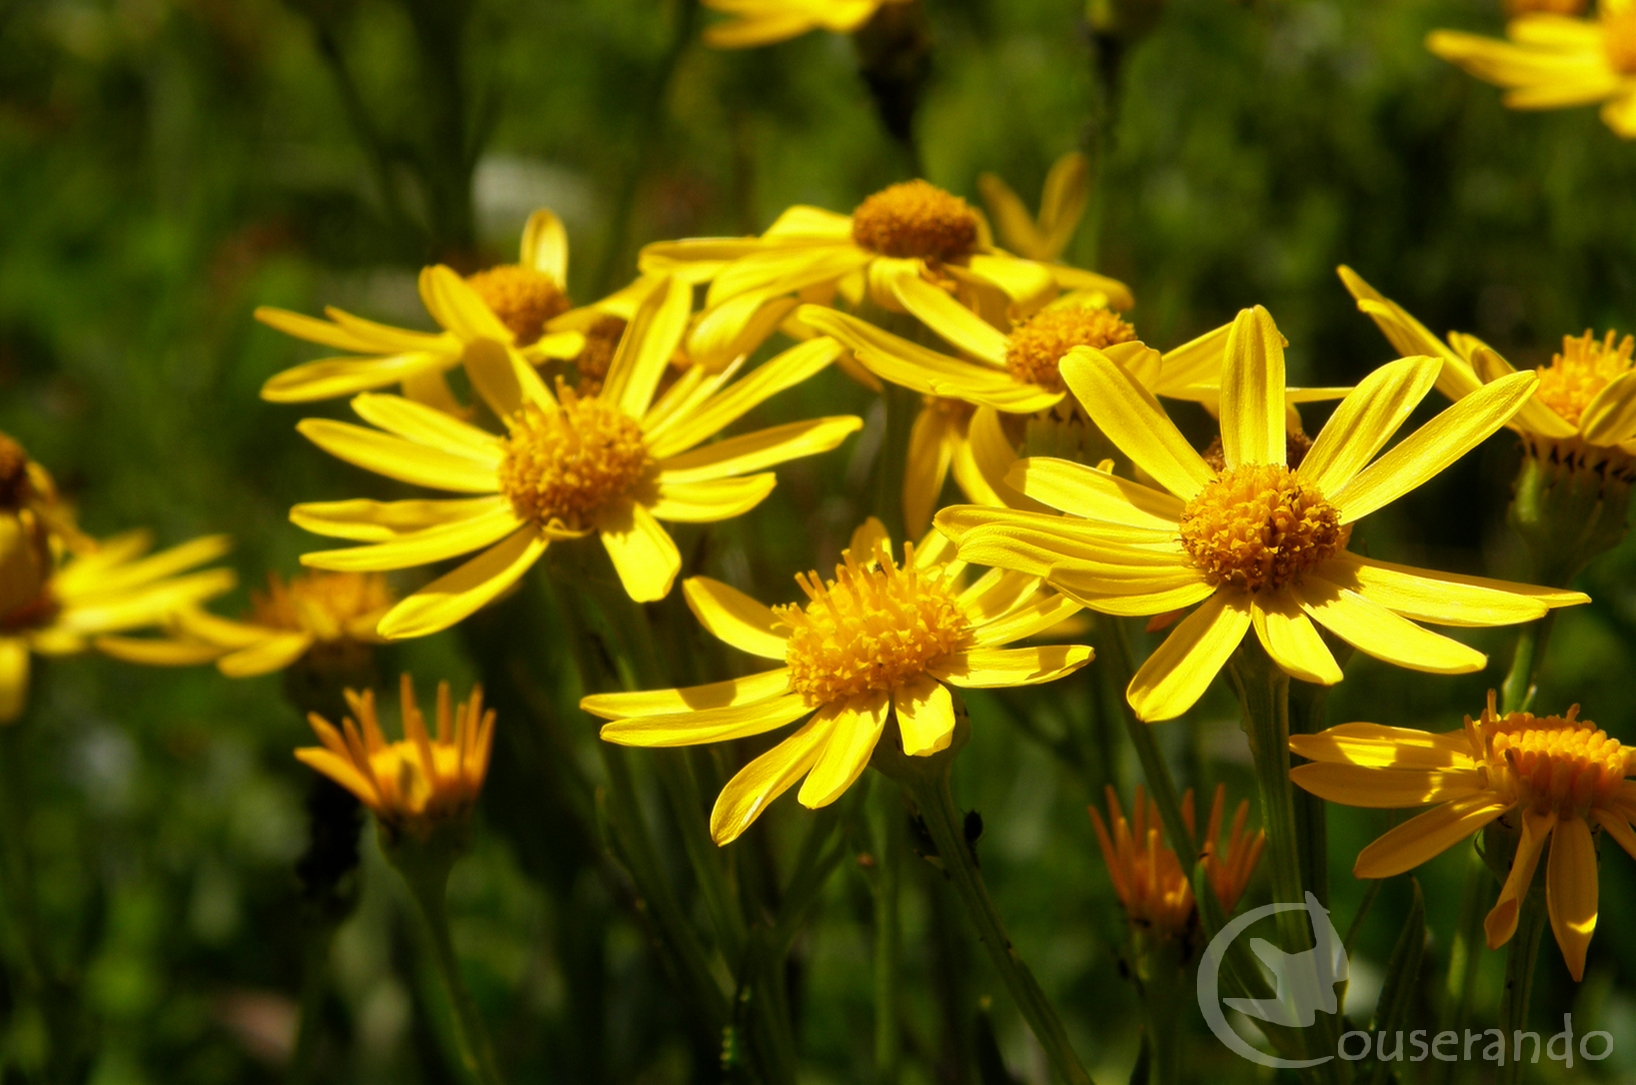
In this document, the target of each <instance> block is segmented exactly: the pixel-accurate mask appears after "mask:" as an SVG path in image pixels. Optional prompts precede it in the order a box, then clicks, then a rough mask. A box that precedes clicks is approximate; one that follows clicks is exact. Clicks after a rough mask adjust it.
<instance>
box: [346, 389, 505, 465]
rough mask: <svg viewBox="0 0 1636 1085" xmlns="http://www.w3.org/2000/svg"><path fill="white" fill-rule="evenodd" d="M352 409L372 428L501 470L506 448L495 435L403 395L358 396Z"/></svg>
mask: <svg viewBox="0 0 1636 1085" xmlns="http://www.w3.org/2000/svg"><path fill="white" fill-rule="evenodd" d="M352 409H353V410H354V411H356V412H357V413H358V417H359V418H362V419H363V420H364V421H365V422H368V423H369V424H370V425H372V426H377V427H379V428H380V429H383V430H385V431H386V432H388V433H392V434H396V435H397V436H399V437H402V438H404V439H405V440H409V441H414V442H415V443H416V444H420V445H425V446H427V447H429V448H435V449H438V450H440V451H443V452H448V453H450V454H452V455H456V456H465V457H467V458H468V459H473V460H477V461H478V462H479V463H485V464H488V465H489V466H490V467H498V466H499V465H500V461H501V460H502V459H504V458H505V448H504V447H503V446H502V445H501V443H500V439H499V438H498V437H496V436H495V435H494V434H492V433H487V432H485V431H483V430H480V429H478V428H477V427H476V426H472V425H468V424H466V423H465V422H462V421H461V420H460V419H458V418H451V417H450V416H449V415H447V414H444V413H443V412H442V411H438V410H433V409H432V408H431V407H427V406H425V405H424V404H420V403H416V402H414V401H413V400H409V399H404V398H403V397H402V396H384V395H362V396H355V397H353V400H352Z"/></svg>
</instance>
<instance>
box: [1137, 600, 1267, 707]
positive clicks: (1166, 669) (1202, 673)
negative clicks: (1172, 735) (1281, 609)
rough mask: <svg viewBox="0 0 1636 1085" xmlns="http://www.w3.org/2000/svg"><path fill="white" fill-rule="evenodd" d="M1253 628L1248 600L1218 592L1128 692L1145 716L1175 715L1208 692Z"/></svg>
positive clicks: (1166, 641)
mask: <svg viewBox="0 0 1636 1085" xmlns="http://www.w3.org/2000/svg"><path fill="white" fill-rule="evenodd" d="M1249 628H1250V607H1249V604H1248V601H1247V600H1244V599H1242V598H1240V597H1238V596H1237V595H1235V594H1233V593H1230V592H1226V591H1220V590H1217V591H1214V592H1213V593H1212V594H1211V595H1210V597H1209V598H1207V599H1206V600H1205V601H1204V602H1203V603H1201V604H1200V605H1199V608H1198V609H1197V610H1195V611H1194V612H1193V613H1191V614H1189V615H1188V616H1187V617H1185V618H1183V619H1182V620H1181V621H1180V622H1178V623H1177V624H1176V628H1175V629H1173V630H1171V632H1170V635H1169V636H1168V637H1166V638H1165V639H1164V643H1162V644H1160V645H1159V647H1158V648H1156V649H1154V652H1153V654H1152V655H1150V656H1148V657H1147V661H1146V662H1144V663H1143V664H1142V666H1141V667H1140V668H1139V669H1138V670H1137V672H1136V674H1135V675H1134V676H1133V677H1132V678H1131V680H1130V685H1129V687H1128V688H1127V689H1126V690H1125V696H1126V698H1127V699H1128V700H1129V701H1130V705H1131V707H1132V708H1133V709H1135V710H1136V715H1137V717H1138V718H1139V719H1142V720H1145V721H1147V722H1149V723H1154V722H1157V721H1159V720H1169V719H1175V718H1176V717H1177V716H1179V715H1181V714H1182V713H1183V712H1186V711H1187V710H1188V709H1189V708H1192V707H1193V705H1194V703H1195V702H1197V701H1198V699H1199V698H1200V697H1202V696H1204V691H1205V690H1206V689H1208V688H1209V686H1210V682H1211V680H1212V679H1214V678H1215V676H1216V675H1217V674H1218V673H1219V672H1220V671H1221V668H1222V667H1224V666H1226V664H1227V660H1228V658H1229V657H1231V656H1232V654H1233V651H1234V649H1236V648H1237V647H1238V646H1239V644H1240V643H1241V642H1242V641H1243V640H1244V634H1245V633H1246V632H1248V631H1249Z"/></svg>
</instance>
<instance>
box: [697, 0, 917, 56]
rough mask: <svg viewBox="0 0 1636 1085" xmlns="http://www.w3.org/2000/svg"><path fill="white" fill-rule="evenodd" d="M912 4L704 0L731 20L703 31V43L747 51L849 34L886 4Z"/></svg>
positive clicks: (890, 1)
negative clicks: (811, 36) (820, 33)
mask: <svg viewBox="0 0 1636 1085" xmlns="http://www.w3.org/2000/svg"><path fill="white" fill-rule="evenodd" d="M912 2H913V0H704V6H705V7H707V8H710V9H711V10H712V11H719V12H721V13H722V14H723V15H730V16H732V18H731V19H730V20H728V21H726V22H719V23H712V24H711V25H710V26H707V27H705V28H704V42H705V44H706V45H712V46H715V47H716V48H717V49H749V48H753V47H755V46H757V45H771V44H773V43H774V42H780V41H788V40H789V39H790V38H798V37H800V36H801V35H802V34H805V33H808V32H809V31H813V30H828V31H831V32H833V33H836V34H850V33H852V32H853V31H855V30H857V29H858V28H859V27H861V26H863V24H864V23H867V22H868V21H869V20H870V19H872V18H874V17H875V12H877V11H879V10H880V9H881V8H882V7H883V6H885V5H887V4H903V3H912Z"/></svg>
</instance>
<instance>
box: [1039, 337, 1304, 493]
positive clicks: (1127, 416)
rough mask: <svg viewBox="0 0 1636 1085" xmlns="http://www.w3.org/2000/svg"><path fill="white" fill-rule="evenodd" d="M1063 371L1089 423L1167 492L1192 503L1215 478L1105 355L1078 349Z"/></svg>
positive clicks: (1153, 401)
mask: <svg viewBox="0 0 1636 1085" xmlns="http://www.w3.org/2000/svg"><path fill="white" fill-rule="evenodd" d="M1059 369H1060V371H1061V373H1062V379H1063V381H1064V382H1066V383H1067V385H1068V387H1069V388H1070V389H1072V391H1073V393H1074V395H1075V396H1076V397H1077V398H1078V399H1079V402H1080V404H1081V405H1082V406H1083V407H1084V408H1085V410H1086V413H1088V414H1089V415H1090V416H1091V420H1092V421H1093V422H1095V423H1096V424H1097V426H1098V427H1099V428H1100V429H1101V430H1102V432H1103V433H1105V434H1107V436H1108V439H1109V440H1111V441H1113V443H1114V444H1115V445H1117V446H1119V448H1120V449H1121V450H1122V451H1123V452H1124V453H1125V454H1126V455H1128V456H1129V457H1130V458H1131V459H1132V460H1134V461H1135V462H1136V463H1137V464H1138V465H1140V466H1141V468H1142V469H1143V470H1144V471H1146V472H1147V473H1148V474H1150V475H1152V476H1153V477H1154V478H1155V479H1157V480H1158V481H1159V484H1160V485H1162V486H1163V487H1164V488H1165V489H1167V490H1169V491H1170V492H1171V493H1173V494H1175V495H1176V496H1177V497H1180V498H1182V499H1183V500H1188V499H1191V498H1193V497H1195V496H1197V495H1198V492H1199V491H1200V490H1202V489H1204V487H1205V484H1207V483H1208V482H1210V480H1211V479H1213V478H1214V477H1215V472H1213V471H1211V470H1210V465H1209V464H1207V463H1205V462H1204V459H1203V457H1201V456H1200V455H1199V454H1198V452H1196V451H1195V450H1194V449H1193V446H1192V445H1191V444H1189V443H1188V441H1187V438H1186V437H1183V436H1182V434H1181V431H1180V430H1178V429H1177V428H1176V426H1175V424H1174V423H1172V422H1171V421H1170V419H1169V418H1168V417H1167V416H1166V415H1165V413H1164V409H1163V408H1161V407H1160V406H1159V402H1158V400H1156V399H1154V398H1153V395H1152V393H1150V392H1149V391H1148V390H1147V389H1146V388H1143V387H1142V385H1141V384H1140V383H1139V382H1138V381H1137V380H1136V379H1135V378H1134V377H1132V376H1131V375H1130V374H1129V373H1128V372H1127V371H1126V370H1125V369H1124V368H1123V367H1122V366H1120V365H1119V364H1118V363H1117V362H1115V361H1114V360H1113V359H1111V358H1109V357H1108V356H1107V355H1106V354H1103V353H1102V352H1100V351H1095V350H1091V349H1090V348H1089V347H1075V348H1074V349H1073V350H1071V351H1069V352H1068V354H1067V356H1066V357H1064V358H1063V359H1062V362H1061V364H1060V366H1059ZM1280 432H1282V431H1281V430H1280Z"/></svg>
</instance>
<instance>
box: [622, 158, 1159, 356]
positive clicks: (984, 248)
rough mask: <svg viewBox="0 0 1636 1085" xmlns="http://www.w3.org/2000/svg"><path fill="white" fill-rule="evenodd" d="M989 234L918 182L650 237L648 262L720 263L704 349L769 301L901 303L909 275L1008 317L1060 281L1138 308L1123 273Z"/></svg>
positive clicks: (967, 210) (699, 346) (1046, 297)
mask: <svg viewBox="0 0 1636 1085" xmlns="http://www.w3.org/2000/svg"><path fill="white" fill-rule="evenodd" d="M987 232H988V231H987V227H986V226H985V224H984V223H983V221H982V219H981V218H980V217H979V216H978V214H977V212H976V211H974V210H973V209H972V208H971V207H970V206H969V205H967V203H966V201H965V200H963V199H961V198H960V197H958V196H955V195H952V194H950V193H948V192H945V191H943V190H942V189H940V188H938V187H937V186H935V185H932V184H929V183H928V182H926V181H919V180H916V181H906V182H904V183H902V184H897V185H892V186H891V187H889V188H886V189H883V190H882V191H880V192H877V193H875V194H874V195H873V196H870V197H869V198H868V199H866V200H864V201H863V203H861V204H859V205H858V207H857V209H856V210H854V211H853V212H852V214H850V215H838V214H835V213H834V212H831V211H825V210H822V209H820V208H817V207H805V206H798V207H792V208H790V209H789V210H788V211H785V212H784V213H783V214H782V215H780V216H779V218H778V221H777V222H775V223H773V224H772V226H771V227H769V228H768V229H767V231H766V233H764V234H762V235H761V236H760V237H759V238H749V239H735V238H702V239H696V240H687V241H672V242H659V243H656V244H653V245H649V246H648V247H647V248H645V249H644V250H643V251H642V263H641V266H642V268H643V270H660V269H674V268H676V267H677V266H678V265H683V264H687V263H690V262H693V261H698V262H700V263H702V264H704V265H705V266H706V267H707V268H708V269H709V271H710V275H711V282H710V291H709V293H708V295H707V296H706V299H705V314H704V317H703V318H702V319H701V320H700V322H699V324H698V327H697V328H696V329H695V330H694V332H693V333H692V335H691V336H690V337H689V340H688V344H689V346H688V349H689V350H690V351H691V352H694V353H697V354H700V355H708V354H710V353H712V351H714V350H716V349H719V348H718V346H717V344H720V343H723V342H731V341H733V340H735V339H737V338H738V337H739V336H740V335H742V334H743V329H744V328H745V327H747V326H749V325H750V324H751V322H752V321H754V320H756V319H757V316H758V314H759V313H760V312H761V310H762V308H763V307H764V306H767V305H769V304H773V303H776V302H778V301H780V300H782V299H787V298H790V297H793V296H796V295H799V296H800V297H801V298H802V299H803V300H806V301H812V302H822V303H826V304H827V303H828V302H829V301H831V300H832V299H833V297H834V295H835V293H836V292H837V291H839V292H840V293H842V294H843V295H844V296H845V297H846V298H847V300H848V301H849V302H850V303H853V304H856V303H858V302H859V301H861V300H862V299H863V297H864V296H865V294H867V295H868V296H869V297H870V298H872V299H873V300H874V301H875V302H876V303H877V304H879V305H882V306H884V307H886V308H888V309H901V307H902V306H901V303H900V302H899V301H898V300H897V294H896V292H895V291H894V290H893V289H892V284H893V283H894V282H895V281H896V280H898V279H900V278H904V277H908V278H914V279H925V280H927V281H929V282H932V283H935V284H937V285H938V286H939V287H940V288H942V289H945V290H948V291H950V292H952V293H953V294H954V295H955V296H956V297H958V298H959V299H960V300H961V301H962V302H963V303H964V304H966V306H967V307H968V308H971V309H975V310H977V311H979V312H983V313H985V314H997V318H999V317H1003V316H1004V315H1005V314H1006V313H1008V312H1010V311H1012V310H1015V311H1017V312H1031V311H1032V310H1034V309H1037V308H1039V307H1040V306H1041V305H1043V304H1045V303H1046V302H1048V301H1050V300H1051V299H1052V298H1053V297H1055V296H1056V294H1057V292H1058V290H1059V289H1069V290H1096V291H1101V292H1102V293H1104V294H1105V295H1106V296H1107V297H1109V298H1110V299H1112V303H1113V304H1114V306H1115V307H1116V308H1128V307H1129V296H1130V292H1129V290H1127V289H1126V288H1125V286H1124V284H1122V283H1120V282H1118V281H1117V280H1114V279H1109V278H1107V277H1106V276H1102V275H1095V274H1093V273H1091V272H1088V271H1080V270H1079V269H1077V268H1069V267H1064V266H1062V265H1056V264H1042V263H1038V262H1036V261H1033V260H1025V259H1022V258H1020V257H1017V256H1013V255H1011V254H1010V253H1007V252H1003V251H1001V250H999V249H996V248H994V247H993V245H992V244H991V243H990V242H989V239H988V236H987ZM729 254H731V259H727V260H724V259H723V257H724V256H726V255H729Z"/></svg>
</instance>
